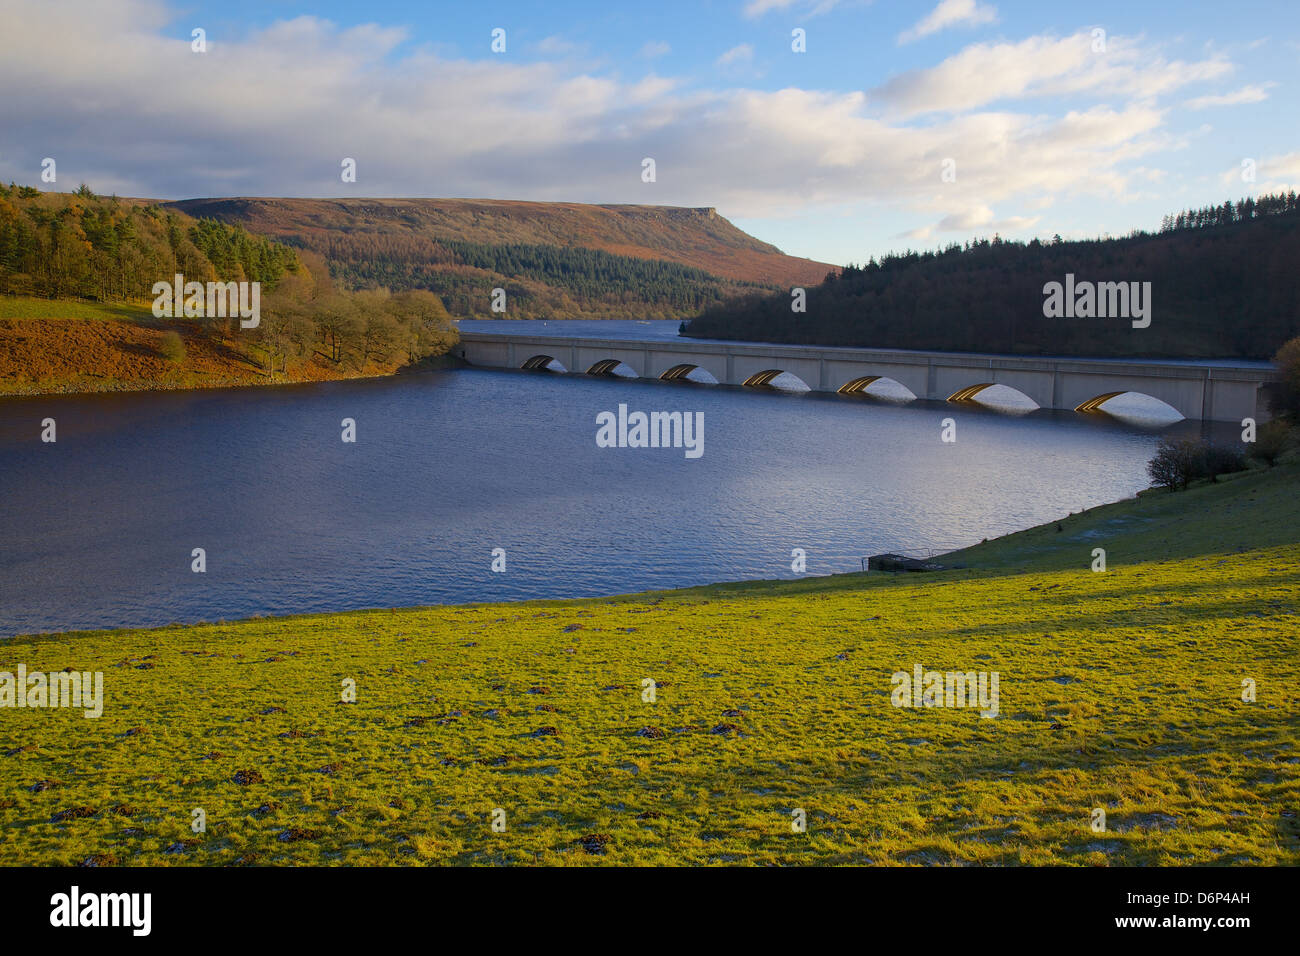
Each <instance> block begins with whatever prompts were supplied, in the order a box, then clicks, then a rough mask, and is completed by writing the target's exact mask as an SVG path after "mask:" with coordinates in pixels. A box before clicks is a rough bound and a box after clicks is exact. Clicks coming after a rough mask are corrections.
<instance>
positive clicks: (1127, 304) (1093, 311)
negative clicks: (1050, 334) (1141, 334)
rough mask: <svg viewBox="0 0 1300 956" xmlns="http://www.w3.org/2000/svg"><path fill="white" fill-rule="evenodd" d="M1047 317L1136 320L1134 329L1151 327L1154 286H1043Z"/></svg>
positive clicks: (1068, 279)
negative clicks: (1152, 288) (1152, 290)
mask: <svg viewBox="0 0 1300 956" xmlns="http://www.w3.org/2000/svg"><path fill="white" fill-rule="evenodd" d="M1043 315H1044V316H1046V317H1047V318H1049V319H1062V318H1064V319H1132V320H1133V328H1135V329H1145V328H1146V327H1147V326H1149V325H1150V324H1151V283H1150V282H1089V281H1087V280H1084V281H1081V282H1076V281H1075V280H1074V273H1073V272H1067V273H1066V274H1065V283H1064V285H1063V284H1062V283H1060V282H1048V283H1047V284H1046V285H1044V286H1043Z"/></svg>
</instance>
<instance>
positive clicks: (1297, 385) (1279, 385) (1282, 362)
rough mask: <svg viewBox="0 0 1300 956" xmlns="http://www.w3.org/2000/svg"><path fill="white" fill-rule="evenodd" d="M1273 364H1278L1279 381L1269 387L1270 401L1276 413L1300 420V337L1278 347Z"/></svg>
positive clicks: (1293, 419)
mask: <svg viewBox="0 0 1300 956" xmlns="http://www.w3.org/2000/svg"><path fill="white" fill-rule="evenodd" d="M1273 364H1274V365H1276V366H1277V371H1278V381H1277V382H1275V383H1272V384H1271V385H1270V386H1269V387H1268V390H1267V395H1268V403H1269V405H1270V406H1271V407H1272V409H1273V412H1274V414H1276V415H1287V416H1289V417H1290V418H1291V420H1292V421H1296V422H1300V338H1294V339H1291V340H1290V341H1289V342H1287V343H1286V344H1285V345H1283V346H1282V347H1281V348H1280V349H1278V350H1277V354H1276V355H1274V356H1273Z"/></svg>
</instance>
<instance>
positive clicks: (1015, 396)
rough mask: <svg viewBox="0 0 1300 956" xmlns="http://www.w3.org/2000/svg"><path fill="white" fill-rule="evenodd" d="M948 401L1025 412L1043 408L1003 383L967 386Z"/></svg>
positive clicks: (1016, 389)
mask: <svg viewBox="0 0 1300 956" xmlns="http://www.w3.org/2000/svg"><path fill="white" fill-rule="evenodd" d="M948 401H950V402H956V403H958V404H977V405H988V406H990V407H993V408H1005V409H1013V410H1021V409H1023V410H1025V411H1032V410H1033V409H1035V408H1041V407H1042V406H1041V405H1040V404H1039V403H1038V402H1036V401H1034V400H1033V398H1031V397H1030V396H1028V395H1026V394H1025V393H1024V392H1022V391H1020V389H1018V388H1015V387H1014V386H1011V385H1007V384H1005V383H1003V382H978V383H976V384H975V385H967V386H966V387H965V388H959V389H957V391H955V392H953V393H952V394H951V395H949V396H948Z"/></svg>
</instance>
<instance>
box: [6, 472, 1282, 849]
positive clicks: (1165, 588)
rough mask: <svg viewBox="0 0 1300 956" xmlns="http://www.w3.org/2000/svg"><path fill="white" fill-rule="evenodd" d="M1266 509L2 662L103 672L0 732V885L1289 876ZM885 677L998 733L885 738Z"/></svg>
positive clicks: (910, 732) (910, 724)
mask: <svg viewBox="0 0 1300 956" xmlns="http://www.w3.org/2000/svg"><path fill="white" fill-rule="evenodd" d="M1298 477H1300V464H1297V463H1296V462H1295V461H1292V462H1291V463H1289V464H1287V465H1285V466H1282V467H1279V468H1278V469H1276V470H1274V471H1273V472H1271V473H1267V474H1263V475H1259V474H1253V475H1248V476H1246V477H1244V478H1241V479H1238V480H1235V481H1232V482H1228V483H1224V484H1221V485H1214V486H1206V487H1204V488H1200V489H1193V490H1192V491H1190V492H1185V493H1181V494H1179V495H1152V496H1149V497H1147V496H1144V497H1143V498H1142V499H1141V500H1140V501H1137V502H1128V503H1122V504H1120V505H1115V506H1109V507H1107V508H1100V509H1096V510H1095V511H1093V512H1089V513H1087V514H1085V515H1081V516H1075V517H1073V518H1070V519H1068V520H1067V521H1066V522H1065V530H1064V531H1063V532H1061V533H1059V534H1058V533H1057V532H1056V531H1055V530H1054V526H1053V525H1049V526H1046V527H1045V528H1043V529H1036V530H1033V531H1029V532H1024V533H1022V534H1021V535H1013V536H1009V537H1008V538H1004V539H1000V540H999V541H996V542H992V543H990V544H989V545H986V546H983V547H981V548H977V549H971V550H970V551H968V552H965V553H964V554H963V555H962V557H963V558H964V559H965V560H966V561H967V562H968V563H969V564H970V565H971V566H972V567H971V568H969V569H966V570H960V571H952V572H946V573H942V574H933V575H897V576H892V575H872V576H869V577H867V576H862V575H846V576H840V577H833V578H814V579H806V580H802V581H795V582H767V583H748V584H739V585H720V586H715V587H709V588H697V589H692V590H686V591H677V592H668V593H660V594H646V595H635V596H629V597H624V598H618V599H613V600H606V599H601V600H588V601H565V602H532V603H527V604H510V605H494V606H489V605H484V606H470V607H444V608H430V609H422V610H402V611H372V612H358V613H350V614H339V615H316V616H307V617H296V618H284V619H275V620H252V621H245V622H241V623H235V624H216V625H203V626H197V627H174V628H165V629H161V630H152V631H132V632H97V633H91V634H69V635H54V636H46V637H35V638H22V639H18V640H15V641H14V642H11V643H9V644H7V645H5V646H4V647H3V650H0V669H9V670H12V669H13V668H14V667H15V666H16V664H17V663H18V662H19V661H23V662H25V663H26V664H27V666H28V667H29V669H44V670H56V669H61V668H63V667H66V666H75V667H76V668H78V669H91V670H93V669H103V670H104V672H105V683H106V698H107V701H106V708H105V713H104V716H103V717H102V718H101V719H99V720H97V721H96V720H86V719H84V718H83V717H81V716H80V714H79V713H73V712H67V711H34V710H8V711H2V712H0V720H3V727H4V730H5V736H6V738H7V740H8V744H7V748H6V750H3V751H0V808H2V809H0V820H3V825H4V827H5V834H6V837H5V838H6V847H7V848H6V856H5V859H6V862H39V863H75V862H80V861H84V860H86V859H88V858H92V857H95V856H96V855H102V856H101V857H100V859H101V861H103V862H108V861H109V860H116V861H118V862H123V863H126V862H131V863H144V864H229V863H236V862H241V861H242V862H256V863H290V862H325V863H338V862H346V863H377V864H387V863H417V864H418V863H500V862H515V863H531V862H542V863H549V864H571V863H576V864H582V863H594V862H601V863H666V862H672V863H685V862H701V863H702V862H746V863H767V862H775V863H866V862H872V863H878V864H909V863H957V862H966V863H1001V864H1043V863H1080V864H1191V863H1225V864H1234V863H1270V864H1277V863H1292V864H1293V863H1296V862H1297V861H1298V859H1300V857H1298V854H1297V846H1298V844H1297V838H1298V836H1300V830H1298V829H1297V821H1296V817H1295V806H1296V802H1297V797H1298V796H1300V754H1298V752H1297V748H1296V744H1297V737H1298V736H1300V733H1298V731H1297V727H1298V720H1300V703H1297V700H1296V697H1295V692H1294V691H1295V687H1296V686H1297V681H1298V680H1300V653H1298V651H1300V646H1298V645H1300V637H1298V636H1297V626H1296V625H1297V618H1296V615H1297V613H1298V612H1300V600H1298V599H1297V588H1298V587H1300V521H1298V520H1297V518H1300V515H1298V514H1297V510H1298V508H1297V503H1296V496H1295V495H1294V489H1295V487H1296V481H1297V478H1298ZM1117 522H1118V523H1117ZM1098 542H1100V543H1101V546H1104V547H1106V548H1107V551H1108V562H1109V570H1108V571H1107V572H1106V573H1104V574H1098V573H1093V572H1091V571H1090V570H1088V567H1089V564H1090V563H1091V549H1092V548H1093V547H1095V546H1098ZM1242 548H1253V550H1245V551H1243V550H1241V549H1242ZM915 663H921V664H923V665H925V666H927V667H930V668H936V669H940V670H948V669H960V670H982V669H987V670H996V671H998V672H999V674H1000V675H1001V714H1000V716H999V717H998V718H997V719H995V720H984V719H981V718H980V717H979V716H978V715H977V714H976V713H974V712H971V711H968V710H957V709H920V710H905V709H896V708H894V707H892V706H891V705H890V675H891V673H892V672H894V671H895V670H910V669H911V667H912V666H913V664H915ZM349 677H350V678H353V679H355V680H356V682H357V688H358V701H357V703H355V704H350V705H349V704H342V703H340V702H339V687H340V682H341V681H342V680H343V679H344V678H349ZM647 677H650V678H654V679H655V680H657V681H659V684H660V689H659V692H658V700H657V702H656V703H653V704H649V703H643V702H642V700H641V691H640V688H641V681H642V680H643V679H644V678H647ZM1245 677H1250V678H1252V679H1254V680H1255V681H1256V682H1257V686H1258V695H1259V696H1258V701H1257V702H1256V703H1253V704H1246V703H1243V702H1242V701H1241V699H1240V694H1241V682H1242V679H1243V678H1245ZM733 709H734V710H736V711H739V716H724V712H725V711H729V710H733ZM726 724H730V725H733V726H734V728H735V730H733V731H729V732H717V733H715V732H713V731H714V730H715V728H720V727H721V725H726ZM545 727H551V728H554V729H555V731H556V735H554V736H550V735H540V736H538V735H536V734H537V733H538V731H540V730H541V729H542V728H545ZM647 727H657V728H661V729H662V730H663V732H664V733H665V736H664V738H663V739H652V738H649V737H644V736H638V735H637V732H638V731H640V730H642V729H643V728H647ZM6 754H7V755H6ZM239 770H256V771H258V772H259V773H260V774H261V775H262V777H263V778H264V782H261V783H254V784H251V785H247V786H240V785H239V784H237V783H236V782H235V781H234V779H233V777H234V775H235V773H236V771H239ZM45 780H49V781H54V782H55V783H56V784H57V785H56V786H52V787H50V788H48V789H43V790H39V791H36V792H34V790H33V785H34V784H37V783H38V782H40V781H45ZM124 803H126V804H129V805H130V806H129V807H124V808H122V812H120V813H119V812H114V811H113V809H112V808H114V807H115V806H119V805H121V804H124ZM83 806H84V807H89V808H92V809H93V810H94V811H95V812H94V814H93V815H89V816H85V817H82V818H77V819H72V820H69V821H68V822H63V823H53V822H50V821H51V817H52V815H54V814H56V813H58V812H59V811H61V810H66V809H71V808H75V807H83ZM1098 806H1102V807H1105V808H1106V810H1107V815H1108V831H1107V832H1105V833H1094V832H1092V830H1091V829H1090V828H1089V825H1088V818H1089V813H1090V811H1091V810H1092V809H1093V808H1094V807H1098ZM194 807H202V808H204V809H205V810H206V812H207V816H208V830H207V832H206V833H204V834H201V835H195V834H193V833H191V832H190V830H189V827H188V823H189V819H190V811H191V809H192V808H194ZM494 807H501V808H504V809H505V810H506V812H507V815H508V816H507V821H508V829H507V831H506V832H505V833H501V834H498V833H493V832H492V830H491V829H490V826H489V819H490V817H489V815H490V813H491V811H492V809H493V808H494ZM796 807H798V808H803V809H805V810H806V811H807V816H808V823H809V832H808V833H806V834H796V833H793V832H791V827H790V812H791V810H792V808H796ZM127 811H130V813H129V815H128V814H127ZM595 835H604V836H607V837H608V838H609V841H608V842H607V843H606V844H605V845H604V847H603V850H600V849H599V848H598V846H597V842H598V841H588V843H587V844H586V845H584V844H583V843H582V842H581V840H582V838H583V837H590V836H595ZM588 846H589V847H590V848H591V849H593V850H598V852H596V853H592V852H589V851H588V849H587V847H588ZM169 848H170V851H169Z"/></svg>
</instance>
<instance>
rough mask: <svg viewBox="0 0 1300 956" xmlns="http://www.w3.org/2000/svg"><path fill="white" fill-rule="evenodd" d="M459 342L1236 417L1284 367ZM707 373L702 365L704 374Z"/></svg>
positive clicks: (467, 348)
mask: <svg viewBox="0 0 1300 956" xmlns="http://www.w3.org/2000/svg"><path fill="white" fill-rule="evenodd" d="M453 354H455V355H458V356H460V357H461V358H463V359H465V360H466V361H467V362H469V363H470V364H471V365H476V366H482V367H486V368H533V369H540V368H554V367H555V365H556V364H558V365H559V366H561V367H562V368H563V370H564V371H569V372H579V373H587V374H591V375H615V374H618V373H617V371H616V370H617V369H618V368H619V367H620V366H626V367H627V368H628V369H630V370H631V373H632V374H635V375H636V376H638V377H641V378H657V379H663V380H665V381H680V380H690V381H708V380H709V379H712V380H713V381H714V382H717V383H719V384H723V385H748V386H751V387H765V386H767V387H770V386H771V383H772V380H773V379H775V378H776V377H777V376H778V375H780V374H782V373H789V374H790V375H794V376H797V377H798V378H800V379H802V380H803V382H804V383H805V384H806V385H807V386H808V387H809V388H811V389H812V390H813V391H819V392H839V393H841V394H846V395H852V394H862V393H865V392H866V390H867V389H869V388H871V386H872V385H874V384H875V383H876V382H884V381H893V382H897V383H898V384H900V385H902V386H903V387H905V388H906V389H907V390H908V391H910V392H911V393H912V394H913V395H914V396H916V397H917V398H924V399H929V400H932V401H951V402H969V401H973V400H975V399H976V397H977V396H978V395H979V394H980V393H981V392H983V391H984V390H985V389H987V388H990V387H992V386H994V385H1003V386H1006V387H1009V388H1012V389H1015V390H1016V391H1018V392H1020V393H1021V394H1023V395H1025V396H1027V397H1029V398H1030V399H1031V400H1033V401H1034V402H1035V403H1036V404H1037V405H1038V406H1039V407H1041V408H1056V409H1074V410H1076V411H1080V412H1091V411H1097V410H1099V409H1101V408H1102V406H1104V404H1105V403H1106V402H1107V401H1109V400H1110V399H1112V398H1115V397H1116V396H1118V395H1124V394H1126V393H1130V392H1134V393H1137V394H1140V395H1147V396H1150V397H1151V398H1156V399H1159V400H1160V401H1162V402H1164V403H1166V404H1167V405H1169V406H1171V407H1172V408H1173V409H1174V410H1175V411H1177V412H1178V413H1179V414H1180V415H1182V416H1183V417H1184V418H1190V419H1204V420H1208V421H1231V422H1240V421H1241V420H1242V419H1243V418H1255V419H1256V420H1257V421H1264V420H1266V419H1267V418H1268V417H1269V414H1268V410H1267V406H1266V405H1265V403H1264V402H1263V400H1262V396H1261V392H1260V387H1261V386H1262V385H1264V384H1265V383H1266V382H1269V381H1271V380H1272V379H1273V378H1274V377H1275V375H1276V372H1275V371H1274V370H1273V368H1272V367H1271V366H1269V365H1268V364H1267V363H1263V362H1246V361H1242V362H1239V363H1232V362H1215V363H1205V364H1201V363H1197V362H1195V361H1169V360H1159V359H1088V358H1039V357H1036V356H1026V355H977V354H972V353H965V352H919V351H909V350H904V349H856V348H826V347H822V346H808V345H761V344H754V343H750V342H716V341H712V342H695V341H693V340H691V339H688V338H681V339H646V340H632V339H596V338H567V337H561V336H555V335H528V334H526V333H524V332H507V333H494V332H462V333H461V342H460V344H459V345H458V346H456V348H455V349H454V350H453ZM700 373H704V374H703V375H701V374H700Z"/></svg>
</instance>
